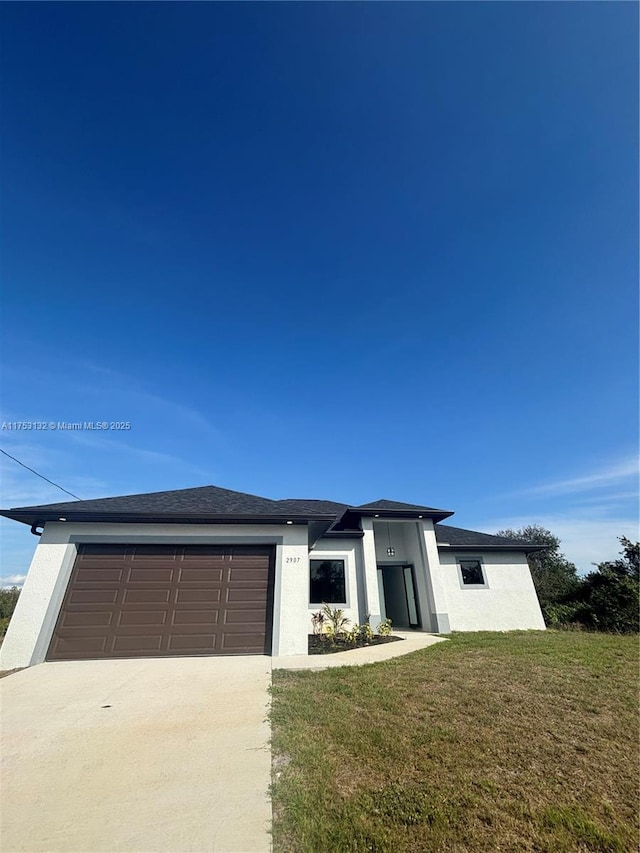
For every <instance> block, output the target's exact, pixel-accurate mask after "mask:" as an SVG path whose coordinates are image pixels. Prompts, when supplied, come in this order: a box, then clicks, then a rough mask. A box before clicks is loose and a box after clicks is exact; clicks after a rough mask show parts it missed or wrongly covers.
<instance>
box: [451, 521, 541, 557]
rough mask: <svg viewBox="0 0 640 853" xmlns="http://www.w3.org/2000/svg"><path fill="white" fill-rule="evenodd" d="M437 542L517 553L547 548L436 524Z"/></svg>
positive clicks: (459, 546)
mask: <svg viewBox="0 0 640 853" xmlns="http://www.w3.org/2000/svg"><path fill="white" fill-rule="evenodd" d="M434 529H435V531H436V541H437V543H438V544H439V545H452V546H454V547H458V548H478V549H481V548H509V547H513V549H514V550H516V551H537V550H542V549H543V548H544V547H545V546H543V545H535V544H534V543H533V542H529V543H527V542H518V541H517V540H516V539H507V538H505V537H504V536H493V535H492V534H490V533H480V532H479V531H477V530H465V529H464V528H463V527H452V526H451V525H450V524H434Z"/></svg>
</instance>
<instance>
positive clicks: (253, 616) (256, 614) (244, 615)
mask: <svg viewBox="0 0 640 853" xmlns="http://www.w3.org/2000/svg"><path fill="white" fill-rule="evenodd" d="M263 613H264V611H263V610H261V609H256V610H246V609H242V610H225V613H224V624H225V625H235V624H238V623H240V624H242V625H253V626H258V625H260V624H261V622H262V620H263Z"/></svg>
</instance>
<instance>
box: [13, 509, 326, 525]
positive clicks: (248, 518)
mask: <svg viewBox="0 0 640 853" xmlns="http://www.w3.org/2000/svg"><path fill="white" fill-rule="evenodd" d="M0 516H3V517H4V518H10V519H12V520H13V521H18V522H21V523H22V524H28V525H30V526H31V527H33V526H38V527H42V526H43V525H44V524H46V523H48V522H60V521H61V519H64V522H66V523H71V522H80V523H83V524H86V523H90V522H93V523H105V522H106V523H138V524H287V523H288V522H291V523H292V524H308V523H309V522H310V521H327V522H332V521H334V519H335V516H334V515H308V514H305V515H300V514H296V513H287V514H282V515H280V514H277V515H256V514H255V513H224V514H222V513H208V514H204V513H189V512H185V513H175V512H173V513H139V512H135V513H127V512H73V511H69V510H66V511H62V510H58V511H56V512H42V511H40V512H35V511H20V510H11V509H5V510H0ZM64 522H62V523H64Z"/></svg>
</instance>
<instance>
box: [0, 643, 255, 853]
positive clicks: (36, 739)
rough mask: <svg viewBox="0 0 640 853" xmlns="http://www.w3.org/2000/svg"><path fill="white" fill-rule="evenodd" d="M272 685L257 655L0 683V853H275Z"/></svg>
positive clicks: (31, 675) (59, 670)
mask: <svg viewBox="0 0 640 853" xmlns="http://www.w3.org/2000/svg"><path fill="white" fill-rule="evenodd" d="M270 680H271V659H270V658H268V657H261V656H252V657H219V658H217V657H205V658H159V659H155V660H154V659H144V660H105V661H73V662H56V663H45V664H41V665H39V666H35V667H31V668H30V669H26V670H23V671H22V672H18V673H15V674H14V675H11V676H8V677H7V678H3V679H1V680H0V691H1V702H2V705H1V711H0V724H1V734H2V756H1V758H2V780H1V781H2V790H1V799H0V804H1V810H2V811H1V832H0V849H1V850H2V853H17V852H18V851H29V853H31V851H34V853H35V851H46V853H63V851H77V853H80V851H82V853H98V851H108V853H117V851H130V853H160V852H161V851H162V853H187V851H197V853H205V851H207V853H208V851H239V852H240V851H241V853H254V851H256V853H257V851H268V850H269V849H270V836H269V833H268V830H269V825H270V819H271V806H270V802H269V800H268V795H267V788H268V786H269V782H270V750H269V743H268V742H269V726H268V724H267V722H266V714H267V706H268V692H267V688H268V686H269V684H270Z"/></svg>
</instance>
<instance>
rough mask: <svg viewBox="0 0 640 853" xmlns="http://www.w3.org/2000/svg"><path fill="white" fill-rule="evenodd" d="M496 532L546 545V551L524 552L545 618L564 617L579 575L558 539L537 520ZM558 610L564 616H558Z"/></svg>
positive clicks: (577, 584)
mask: <svg viewBox="0 0 640 853" xmlns="http://www.w3.org/2000/svg"><path fill="white" fill-rule="evenodd" d="M496 535H497V536H505V537H506V538H507V539H515V540H516V542H528V543H533V544H534V545H546V546H547V548H546V550H545V551H534V552H533V553H531V554H528V555H527V560H528V562H529V568H530V569H531V577H532V578H533V584H534V586H535V588H536V592H537V593H538V600H539V601H540V608H541V610H542V615H543V616H544V618H545V622H546V623H547V624H548V625H550V624H554V623H556V622H557V621H565V619H564V617H568V616H569V611H568V610H567V611H566V612H565V611H564V609H563V608H564V607H565V605H567V604H568V603H569V602H570V601H571V599H572V598H573V597H574V595H575V594H576V592H577V591H578V589H579V588H580V579H579V577H578V570H577V569H576V567H575V566H574V564H573V563H570V562H569V560H567V558H566V557H565V556H564V554H563V553H562V552H561V551H560V539H558V537H557V536H555V535H554V534H553V533H552V532H551V531H550V530H547V529H546V528H544V527H541V526H540V525H539V524H528V525H526V526H525V527H521V528H520V529H519V530H512V529H507V530H499V531H498V533H497V534H496ZM561 613H562V614H563V616H562V617H561V618H560V619H559V616H560V614H561Z"/></svg>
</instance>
